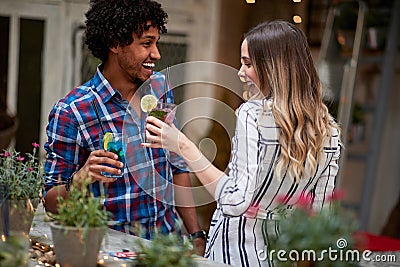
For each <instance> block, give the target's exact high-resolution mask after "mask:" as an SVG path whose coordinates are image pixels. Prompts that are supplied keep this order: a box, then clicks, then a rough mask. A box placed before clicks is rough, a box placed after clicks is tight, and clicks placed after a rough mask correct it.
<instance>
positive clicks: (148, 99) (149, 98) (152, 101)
mask: <svg viewBox="0 0 400 267" xmlns="http://www.w3.org/2000/svg"><path fill="white" fill-rule="evenodd" d="M157 101H158V100H157V98H156V97H155V96H154V95H145V96H143V97H142V99H140V108H141V109H142V111H143V112H150V111H152V110H153V109H154V108H155V107H156V106H157Z"/></svg>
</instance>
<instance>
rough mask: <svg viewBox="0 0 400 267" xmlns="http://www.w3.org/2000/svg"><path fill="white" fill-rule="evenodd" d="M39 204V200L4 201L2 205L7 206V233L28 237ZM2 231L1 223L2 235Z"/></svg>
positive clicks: (0, 225) (1, 224) (1, 225)
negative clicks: (18, 233)
mask: <svg viewBox="0 0 400 267" xmlns="http://www.w3.org/2000/svg"><path fill="white" fill-rule="evenodd" d="M39 202H40V199H39V198H36V199H26V200H14V199H6V200H5V202H4V204H3V205H6V206H7V211H8V217H9V222H8V225H9V231H11V232H20V233H25V234H26V235H28V234H29V231H30V229H31V224H32V220H33V216H34V214H35V210H36V208H37V206H38V204H39ZM3 231H4V226H3V223H0V233H3Z"/></svg>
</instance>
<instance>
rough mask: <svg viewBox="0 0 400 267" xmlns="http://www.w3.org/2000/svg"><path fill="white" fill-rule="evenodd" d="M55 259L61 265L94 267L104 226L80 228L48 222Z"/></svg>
mask: <svg viewBox="0 0 400 267" xmlns="http://www.w3.org/2000/svg"><path fill="white" fill-rule="evenodd" d="M50 228H51V233H52V236H53V243H54V252H55V255H56V261H57V263H59V264H60V265H61V267H96V266H97V257H98V253H99V250H100V246H101V242H102V240H103V237H104V235H105V231H106V228H104V227H95V228H89V230H88V232H87V235H86V236H85V237H83V236H82V231H83V229H82V228H77V227H71V226H63V225H59V224H56V223H54V222H52V223H50Z"/></svg>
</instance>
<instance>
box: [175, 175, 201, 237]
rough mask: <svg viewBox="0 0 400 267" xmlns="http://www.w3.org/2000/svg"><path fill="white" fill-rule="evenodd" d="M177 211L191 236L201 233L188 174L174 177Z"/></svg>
mask: <svg viewBox="0 0 400 267" xmlns="http://www.w3.org/2000/svg"><path fill="white" fill-rule="evenodd" d="M174 184H175V203H176V210H177V211H178V213H179V216H180V217H181V219H182V221H183V224H184V225H185V227H186V230H187V231H188V233H189V234H192V233H194V232H197V231H200V230H201V227H200V224H199V221H198V218H197V211H196V207H195V203H194V199H193V194H192V189H191V183H190V177H189V174H188V173H180V174H176V175H174Z"/></svg>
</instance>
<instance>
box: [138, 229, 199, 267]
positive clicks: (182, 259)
mask: <svg viewBox="0 0 400 267" xmlns="http://www.w3.org/2000/svg"><path fill="white" fill-rule="evenodd" d="M138 248H139V249H138V252H137V257H136V265H135V266H137V267H150V266H151V267H169V266H175V267H186V266H191V267H195V266H197V264H196V262H195V258H194V257H195V256H194V252H193V249H192V246H191V245H190V244H189V243H185V242H183V240H181V239H180V238H179V237H178V235H177V234H172V233H171V234H167V235H165V234H160V233H157V232H156V233H155V236H154V238H153V239H152V240H151V242H146V243H144V242H141V241H140V240H139V241H138Z"/></svg>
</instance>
